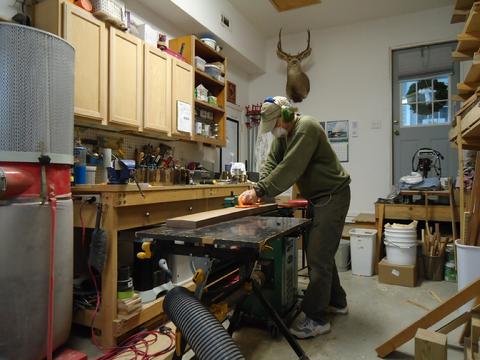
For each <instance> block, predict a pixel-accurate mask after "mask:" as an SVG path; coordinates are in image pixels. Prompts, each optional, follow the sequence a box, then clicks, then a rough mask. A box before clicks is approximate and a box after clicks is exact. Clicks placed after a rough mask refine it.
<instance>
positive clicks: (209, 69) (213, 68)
mask: <svg viewBox="0 0 480 360" xmlns="http://www.w3.org/2000/svg"><path fill="white" fill-rule="evenodd" d="M205 72H206V73H207V74H208V75H210V76H211V77H213V78H215V79H219V78H220V76H222V71H221V70H220V68H219V67H218V66H217V65H212V64H207V65H205Z"/></svg>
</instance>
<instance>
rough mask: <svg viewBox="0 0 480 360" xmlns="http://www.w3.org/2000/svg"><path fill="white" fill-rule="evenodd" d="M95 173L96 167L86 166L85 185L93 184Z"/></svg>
mask: <svg viewBox="0 0 480 360" xmlns="http://www.w3.org/2000/svg"><path fill="white" fill-rule="evenodd" d="M96 172H97V167H96V166H86V183H87V184H95V176H96Z"/></svg>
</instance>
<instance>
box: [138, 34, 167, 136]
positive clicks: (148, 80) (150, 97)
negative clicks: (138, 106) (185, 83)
mask: <svg viewBox="0 0 480 360" xmlns="http://www.w3.org/2000/svg"><path fill="white" fill-rule="evenodd" d="M143 56H144V61H145V63H144V66H145V68H144V78H143V82H144V94H143V96H144V98H143V130H144V131H153V132H160V133H164V134H167V135H170V134H171V131H172V121H171V119H172V106H171V101H172V100H171V99H172V94H171V91H170V90H169V89H171V87H172V58H171V56H169V55H167V54H166V53H165V52H163V51H161V50H159V49H157V48H154V47H152V46H150V45H147V44H145V51H144V54H143Z"/></svg>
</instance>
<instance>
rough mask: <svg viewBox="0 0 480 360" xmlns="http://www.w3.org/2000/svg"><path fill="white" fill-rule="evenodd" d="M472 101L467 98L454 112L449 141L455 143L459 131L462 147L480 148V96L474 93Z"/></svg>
mask: <svg viewBox="0 0 480 360" xmlns="http://www.w3.org/2000/svg"><path fill="white" fill-rule="evenodd" d="M472 98H473V101H471V99H469V100H468V101H467V102H466V105H465V106H464V107H462V109H460V111H459V112H458V113H457V114H456V118H457V120H456V123H455V124H452V128H451V129H450V131H449V133H448V138H449V140H450V141H451V142H453V143H455V144H457V143H458V141H457V139H458V135H459V133H461V137H462V144H463V148H465V149H471V150H477V151H478V150H480V106H479V105H480V96H479V95H477V93H475V94H474V95H473V96H472Z"/></svg>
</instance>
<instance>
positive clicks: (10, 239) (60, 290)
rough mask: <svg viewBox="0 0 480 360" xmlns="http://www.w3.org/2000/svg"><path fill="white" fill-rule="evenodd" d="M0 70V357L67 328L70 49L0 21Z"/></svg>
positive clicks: (34, 349)
mask: <svg viewBox="0 0 480 360" xmlns="http://www.w3.org/2000/svg"><path fill="white" fill-rule="evenodd" d="M0 69H1V70H0V284H1V285H2V286H1V287H0V309H1V310H0V359H23V360H28V359H41V358H44V357H45V356H46V355H47V353H49V352H51V351H52V350H53V349H54V348H56V347H58V346H59V345H60V344H62V343H63V342H64V341H65V340H66V339H67V338H68V336H69V332H70V326H71V316H72V287H73V285H72V283H73V204H72V199H71V189H70V167H71V165H72V161H73V149H72V146H73V86H74V83H73V81H74V75H73V74H74V50H73V48H72V47H71V46H70V45H69V44H68V43H67V42H65V41H64V40H62V39H60V38H58V37H56V36H54V35H52V34H49V33H46V32H43V31H40V30H37V29H34V28H31V27H25V26H21V25H15V24H9V23H1V22H0ZM50 275H51V276H50Z"/></svg>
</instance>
